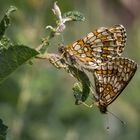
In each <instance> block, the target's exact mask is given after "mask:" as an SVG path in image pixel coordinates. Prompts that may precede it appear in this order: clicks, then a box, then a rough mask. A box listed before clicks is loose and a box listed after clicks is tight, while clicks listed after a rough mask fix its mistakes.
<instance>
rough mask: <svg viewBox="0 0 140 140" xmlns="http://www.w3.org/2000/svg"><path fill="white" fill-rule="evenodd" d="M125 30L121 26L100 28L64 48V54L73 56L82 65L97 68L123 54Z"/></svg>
mask: <svg viewBox="0 0 140 140" xmlns="http://www.w3.org/2000/svg"><path fill="white" fill-rule="evenodd" d="M124 34H125V35H126V32H125V29H124V27H123V26H122V25H115V26H113V27H111V28H105V27H101V28H98V29H96V30H95V31H93V32H90V33H89V34H87V36H86V37H84V38H83V39H79V40H77V41H76V42H75V43H73V44H70V45H67V46H66V47H65V53H67V54H69V55H70V56H74V57H75V59H78V60H80V61H81V62H82V63H83V64H85V65H88V66H93V67H94V66H95V68H96V66H98V65H99V64H101V63H106V62H108V61H110V60H111V59H112V58H113V57H116V56H119V55H120V54H121V53H120V52H123V49H124V46H125V41H124Z"/></svg>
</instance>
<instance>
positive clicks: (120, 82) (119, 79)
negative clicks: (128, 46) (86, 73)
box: [94, 57, 137, 113]
mask: <svg viewBox="0 0 140 140" xmlns="http://www.w3.org/2000/svg"><path fill="white" fill-rule="evenodd" d="M136 70H137V64H136V63H135V62H134V61H133V60H131V59H128V58H123V57H116V58H114V59H112V61H111V62H109V63H106V64H105V65H100V66H99V67H98V68H97V69H94V79H95V90H96V94H95V95H94V98H95V105H97V106H98V107H99V109H100V111H101V112H102V113H106V112H107V107H108V105H110V104H111V103H112V102H113V101H114V100H115V99H116V98H117V97H118V96H119V95H120V94H121V93H122V91H123V90H124V89H125V87H126V86H127V85H128V83H129V82H130V80H131V79H132V77H133V76H134V74H135V72H136Z"/></svg>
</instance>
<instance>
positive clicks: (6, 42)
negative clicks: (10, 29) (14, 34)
mask: <svg viewBox="0 0 140 140" xmlns="http://www.w3.org/2000/svg"><path fill="white" fill-rule="evenodd" d="M10 45H11V43H10V39H9V38H7V37H6V36H3V37H2V38H1V40H0V50H2V49H4V48H5V49H8V48H9V47H10Z"/></svg>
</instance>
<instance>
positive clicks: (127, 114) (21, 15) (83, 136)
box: [0, 0, 140, 140]
mask: <svg viewBox="0 0 140 140" xmlns="http://www.w3.org/2000/svg"><path fill="white" fill-rule="evenodd" d="M53 2H54V1H53V0H12V1H11V0H0V9H1V10H0V17H1V18H2V16H3V14H4V12H5V11H6V9H8V7H9V6H10V5H14V6H16V7H17V8H18V11H17V12H15V13H14V14H13V15H12V25H11V27H10V28H9V29H8V31H7V35H8V36H9V37H10V38H11V40H13V41H14V42H20V43H23V44H25V45H28V46H30V47H33V48H35V47H36V46H38V45H39V44H40V42H41V38H42V37H45V36H46V35H47V34H46V31H45V30H44V28H45V26H46V25H55V17H54V15H53V13H52V10H51V9H52V6H53ZM58 5H59V6H60V8H61V10H62V12H63V13H64V12H66V11H70V10H77V11H80V12H82V13H83V14H84V16H85V17H86V21H85V22H71V23H68V24H67V28H66V30H65V32H64V33H63V36H64V43H65V44H67V43H71V42H73V41H75V40H77V39H79V38H81V37H83V36H84V35H86V34H87V33H88V32H90V31H93V30H94V29H96V28H98V27H101V26H112V25H114V24H123V25H124V26H125V27H126V29H127V34H128V41H127V45H126V48H125V52H124V56H126V57H129V58H131V59H133V60H135V61H136V62H137V63H138V64H140V14H139V13H140V1H139V0H116V1H115V0H114V1H113V0H92V1H91V0H67V1H64V0H63V1H62V0H58ZM58 43H61V37H56V38H54V39H53V40H52V41H51V47H50V48H49V52H57V44H58ZM139 72H140V70H139V69H138V70H137V72H136V74H135V76H134V78H133V79H132V81H131V82H130V83H129V85H128V87H127V88H126V89H125V90H124V91H123V93H122V94H121V95H120V96H119V98H118V99H117V100H115V102H114V103H113V104H112V105H110V106H109V110H110V111H111V112H113V113H114V114H116V115H117V116H118V117H119V118H121V119H122V120H123V121H125V122H126V125H125V126H124V125H122V124H121V123H120V121H119V120H117V119H116V118H115V117H113V116H112V115H110V114H108V115H102V114H101V113H100V112H99V110H98V109H97V108H96V107H94V108H92V109H91V108H87V107H85V106H83V105H80V106H76V105H75V104H74V101H75V100H74V97H73V94H72V86H73V84H74V82H75V79H74V78H72V77H70V75H68V74H67V73H66V72H65V71H63V70H57V69H56V68H54V67H53V66H52V65H51V64H50V63H49V62H48V61H43V60H34V61H33V65H32V66H31V65H28V64H26V65H24V66H22V67H21V68H19V69H18V70H17V71H16V72H14V74H12V75H11V76H10V77H9V78H8V79H7V80H6V81H5V82H4V83H3V84H1V85H0V118H2V119H3V121H4V123H5V124H6V125H8V127H9V129H8V136H7V138H8V140H118V139H119V140H139V139H140V74H139ZM107 126H109V127H110V129H109V130H107V129H106V127H107Z"/></svg>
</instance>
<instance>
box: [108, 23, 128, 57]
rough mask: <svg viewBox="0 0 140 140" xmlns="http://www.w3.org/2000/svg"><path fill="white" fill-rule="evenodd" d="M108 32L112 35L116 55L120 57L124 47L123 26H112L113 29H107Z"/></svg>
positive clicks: (124, 32)
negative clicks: (114, 39) (114, 40)
mask: <svg viewBox="0 0 140 140" xmlns="http://www.w3.org/2000/svg"><path fill="white" fill-rule="evenodd" d="M109 31H110V32H112V33H113V34H114V37H115V38H116V43H117V46H118V47H117V54H118V55H119V56H121V54H122V52H123V51H124V47H125V45H126V40H127V35H126V29H125V28H124V26H123V25H121V24H120V25H114V26H113V27H111V28H109Z"/></svg>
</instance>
